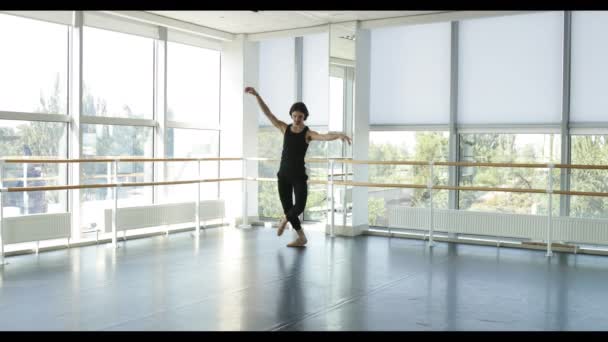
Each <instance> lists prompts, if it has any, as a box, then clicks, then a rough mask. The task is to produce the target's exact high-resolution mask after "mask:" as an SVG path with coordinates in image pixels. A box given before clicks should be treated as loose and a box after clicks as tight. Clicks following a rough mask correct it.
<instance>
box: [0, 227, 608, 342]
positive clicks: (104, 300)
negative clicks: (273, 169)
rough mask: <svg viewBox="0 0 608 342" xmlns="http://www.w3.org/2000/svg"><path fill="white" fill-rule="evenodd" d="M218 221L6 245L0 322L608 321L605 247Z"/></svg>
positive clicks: (324, 327) (367, 327) (457, 325)
mask: <svg viewBox="0 0 608 342" xmlns="http://www.w3.org/2000/svg"><path fill="white" fill-rule="evenodd" d="M293 234H294V233H293V231H292V230H288V231H286V232H285V234H284V235H283V236H282V237H277V236H276V229H272V228H253V229H237V228H233V227H223V228H212V229H207V230H204V231H202V232H201V235H200V238H199V239H198V240H197V239H195V238H193V237H192V236H191V232H182V233H172V234H170V235H169V236H164V235H159V236H153V237H148V238H142V239H133V240H128V241H126V243H125V242H119V246H120V247H119V248H118V249H117V250H114V249H113V248H112V245H111V244H100V245H93V246H85V247H76V248H70V249H63V250H56V251H50V252H41V253H40V254H38V255H36V254H27V255H18V256H10V257H7V258H6V261H8V262H9V264H8V265H5V266H4V268H0V274H1V278H0V330H5V331H6V330H11V331H15V330H17V331H24V330H25V331H36V330H44V331H48V330H62V331H65V330H67V331H71V330H77V331H90V330H99V331H116V330H119V331H124V330H128V331H151V330H194V331H208V330H214V331H216V330H220V331H224V330H247V331H252V330H253V331H310V330H314V331H353V330H356V331H359V330H363V331H377V330H379V331H387V330H390V331H395V330H396V331H462V330H464V331H505V330H508V331H513V330H516V331H537V330H540V331H562V330H594V331H603V330H608V310H607V309H606V308H608V291H606V289H607V287H608V285H607V284H608V257H605V256H592V255H581V254H579V255H574V254H566V253H555V255H554V256H553V257H552V258H546V257H545V256H544V252H543V251H533V250H520V249H513V248H504V247H503V248H497V247H489V246H476V245H465V244H452V243H441V242H439V243H437V244H436V246H435V247H434V248H432V249H428V248H427V247H426V244H425V242H424V241H421V240H408V239H402V238H387V237H381V236H358V237H356V238H348V237H336V238H331V237H328V236H326V235H325V234H324V233H322V232H320V231H309V232H308V236H309V244H308V247H306V248H299V249H297V248H296V249H294V248H288V247H286V246H285V244H286V243H288V242H289V241H290V240H291V239H292V238H293V236H294V235H293Z"/></svg>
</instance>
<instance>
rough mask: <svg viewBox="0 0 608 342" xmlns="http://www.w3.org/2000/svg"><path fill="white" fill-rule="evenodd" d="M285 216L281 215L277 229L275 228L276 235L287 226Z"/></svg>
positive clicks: (280, 233)
mask: <svg viewBox="0 0 608 342" xmlns="http://www.w3.org/2000/svg"><path fill="white" fill-rule="evenodd" d="M287 222H288V221H287V218H286V217H285V216H283V218H282V219H281V222H279V229H277V235H278V236H281V235H283V231H285V227H287Z"/></svg>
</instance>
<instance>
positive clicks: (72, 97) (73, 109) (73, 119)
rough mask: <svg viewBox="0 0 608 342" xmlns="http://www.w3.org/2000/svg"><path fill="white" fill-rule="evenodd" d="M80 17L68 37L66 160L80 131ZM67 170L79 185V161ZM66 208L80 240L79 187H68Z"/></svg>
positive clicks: (76, 147)
mask: <svg viewBox="0 0 608 342" xmlns="http://www.w3.org/2000/svg"><path fill="white" fill-rule="evenodd" d="M82 19H83V12H82V11H76V12H75V15H74V23H73V25H72V27H71V28H70V31H69V40H68V42H69V51H68V65H69V77H68V99H69V101H68V106H69V107H68V113H69V115H70V123H69V125H68V135H69V137H70V139H69V142H70V145H69V146H68V150H69V152H68V156H69V158H70V159H79V158H80V154H81V147H82V140H81V137H82V134H80V130H81V125H80V116H81V114H82V113H81V111H82ZM68 170H69V173H68V184H80V183H81V179H80V170H81V163H70V164H68ZM68 208H69V209H68V210H69V211H70V212H71V213H72V216H71V220H72V231H71V238H72V239H75V240H76V241H78V240H79V239H80V189H73V190H68Z"/></svg>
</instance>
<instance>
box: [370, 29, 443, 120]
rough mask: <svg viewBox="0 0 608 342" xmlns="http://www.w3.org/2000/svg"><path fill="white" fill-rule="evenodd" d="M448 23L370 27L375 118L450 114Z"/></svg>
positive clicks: (424, 117) (440, 117) (372, 113)
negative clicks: (372, 28)
mask: <svg viewBox="0 0 608 342" xmlns="http://www.w3.org/2000/svg"><path fill="white" fill-rule="evenodd" d="M450 30H451V29H450V23H438V24H426V25H408V26H399V27H386V28H379V29H374V30H372V31H371V39H372V42H371V46H372V48H371V93H370V122H371V123H372V124H414V123H418V124H441V123H448V122H449V120H450V47H451V34H450V32H451V31H450Z"/></svg>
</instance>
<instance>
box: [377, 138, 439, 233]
mask: <svg viewBox="0 0 608 342" xmlns="http://www.w3.org/2000/svg"><path fill="white" fill-rule="evenodd" d="M448 137H449V133H448V132H429V131H372V132H370V135H369V159H370V160H379V161H404V160H416V161H446V160H447V159H448ZM429 176H430V174H429V167H428V166H412V165H369V180H370V182H372V183H398V184H421V185H426V184H427V180H428V177H429ZM447 179H448V173H447V167H439V166H434V170H433V183H434V184H436V185H447ZM429 199H430V197H429V193H428V191H427V190H426V189H412V188H375V187H374V188H369V200H368V201H369V220H370V221H369V222H370V225H377V226H386V225H387V224H388V221H387V217H386V214H387V210H386V209H387V208H388V207H389V206H407V207H428V206H429V205H430V201H429ZM447 203H448V192H447V191H445V190H441V191H437V190H435V191H434V192H433V206H434V207H435V208H447Z"/></svg>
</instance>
